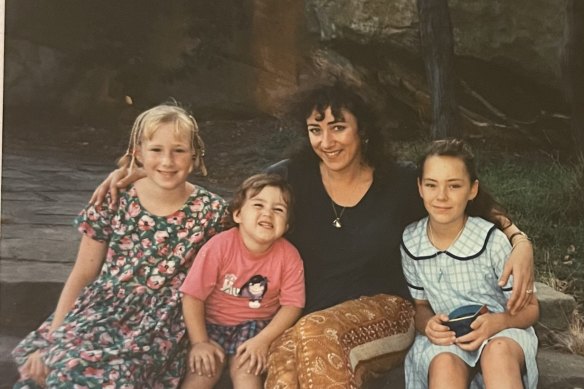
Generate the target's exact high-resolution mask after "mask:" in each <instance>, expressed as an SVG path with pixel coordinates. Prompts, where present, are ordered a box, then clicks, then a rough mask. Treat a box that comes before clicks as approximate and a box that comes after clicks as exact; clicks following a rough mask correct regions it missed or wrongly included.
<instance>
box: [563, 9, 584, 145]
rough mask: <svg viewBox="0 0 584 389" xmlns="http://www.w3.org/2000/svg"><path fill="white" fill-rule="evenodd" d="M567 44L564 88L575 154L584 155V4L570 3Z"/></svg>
mask: <svg viewBox="0 0 584 389" xmlns="http://www.w3.org/2000/svg"><path fill="white" fill-rule="evenodd" d="M566 17H567V20H566V27H565V41H564V58H563V59H564V61H563V64H564V69H563V73H564V74H563V78H564V89H565V93H566V97H567V100H568V103H569V104H570V107H571V110H572V122H571V129H572V131H571V133H572V138H573V141H574V142H573V144H574V151H575V152H576V154H579V155H581V156H584V1H582V0H568V5H567V9H566Z"/></svg>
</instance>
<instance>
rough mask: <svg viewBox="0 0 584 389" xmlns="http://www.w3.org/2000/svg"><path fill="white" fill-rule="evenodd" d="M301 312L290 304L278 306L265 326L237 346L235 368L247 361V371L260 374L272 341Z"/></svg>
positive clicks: (290, 324)
mask: <svg viewBox="0 0 584 389" xmlns="http://www.w3.org/2000/svg"><path fill="white" fill-rule="evenodd" d="M301 314H302V309H301V308H298V307H293V306H290V305H283V306H282V307H280V309H279V310H278V312H277V313H276V315H275V316H274V318H273V319H272V320H271V321H270V324H268V325H267V326H266V328H264V329H263V330H261V331H260V333H259V334H257V335H256V336H254V337H253V338H251V339H249V340H247V341H246V342H245V343H243V344H242V345H241V346H239V348H238V349H237V353H236V354H235V357H236V358H237V361H238V363H237V368H241V367H242V366H243V365H245V364H246V363H247V362H248V361H249V371H248V373H253V374H255V375H258V374H260V373H261V372H262V371H263V370H264V368H265V367H266V365H267V356H268V349H269V348H270V345H271V344H272V342H273V341H274V340H275V339H276V338H277V337H278V336H280V335H281V334H282V333H283V332H284V331H286V330H287V329H288V328H290V327H292V326H293V325H294V323H296V320H298V318H299V317H300V315H301Z"/></svg>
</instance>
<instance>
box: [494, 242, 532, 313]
mask: <svg viewBox="0 0 584 389" xmlns="http://www.w3.org/2000/svg"><path fill="white" fill-rule="evenodd" d="M511 274H513V291H512V292H511V297H510V298H509V301H508V302H507V310H508V311H509V313H510V314H511V315H515V314H516V313H517V312H519V311H521V310H522V309H523V308H525V306H527V304H528V303H529V300H530V299H531V294H532V293H533V283H534V275H533V246H532V245H531V242H529V241H526V242H521V243H520V244H517V245H516V246H515V247H514V248H513V251H511V254H510V255H509V260H508V261H507V263H505V267H504V268H503V273H502V274H501V278H500V279H499V286H504V285H505V284H507V281H508V280H509V276H510V275H511Z"/></svg>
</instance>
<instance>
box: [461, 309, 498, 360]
mask: <svg viewBox="0 0 584 389" xmlns="http://www.w3.org/2000/svg"><path fill="white" fill-rule="evenodd" d="M502 320H503V315H501V314H496V313H485V314H483V315H480V316H479V317H477V318H476V319H475V320H474V321H473V322H472V323H471V325H470V328H472V331H471V332H469V333H468V334H466V335H463V336H461V337H460V338H457V339H456V344H458V346H459V347H460V348H461V349H463V350H466V351H474V350H478V348H479V347H480V346H481V344H482V343H483V342H484V341H485V340H487V339H489V338H490V337H491V336H493V335H495V334H496V333H498V332H500V331H501V330H503V329H504V328H505V326H504V325H503V323H502Z"/></svg>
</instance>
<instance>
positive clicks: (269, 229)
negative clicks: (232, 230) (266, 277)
mask: <svg viewBox="0 0 584 389" xmlns="http://www.w3.org/2000/svg"><path fill="white" fill-rule="evenodd" d="M233 220H234V221H235V222H236V223H237V224H238V225H239V233H240V234H241V237H242V239H243V243H244V244H245V246H246V247H247V249H248V250H250V251H251V252H253V253H255V254H261V253H263V252H265V251H266V250H268V249H269V248H270V247H271V245H272V244H273V243H274V242H275V241H276V240H277V239H279V238H280V237H282V236H283V235H284V233H285V232H286V230H287V229H288V206H287V205H286V201H285V200H284V198H283V196H282V192H281V191H280V189H279V188H276V187H273V186H265V187H264V188H263V189H262V190H261V191H259V192H258V193H257V194H256V195H255V196H252V197H250V198H247V199H246V200H245V202H244V203H243V206H242V207H241V209H238V210H236V211H234V212H233Z"/></svg>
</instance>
